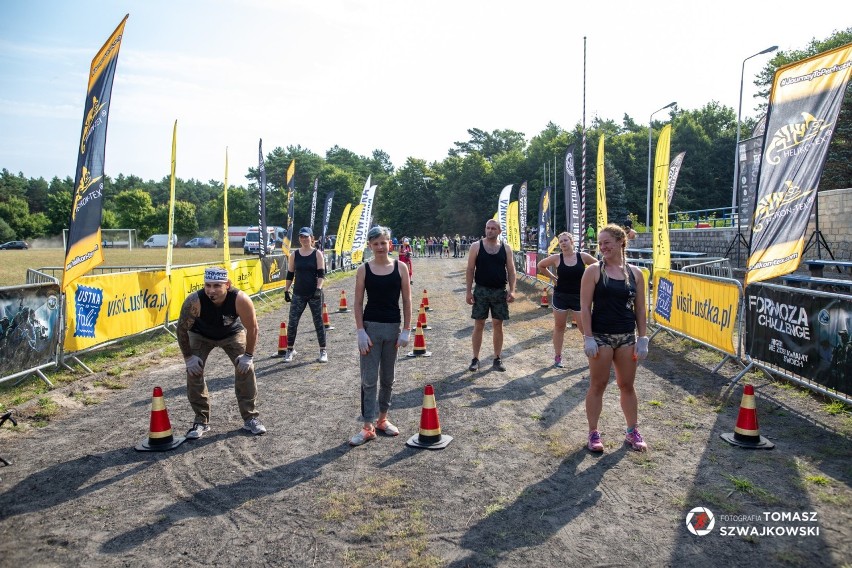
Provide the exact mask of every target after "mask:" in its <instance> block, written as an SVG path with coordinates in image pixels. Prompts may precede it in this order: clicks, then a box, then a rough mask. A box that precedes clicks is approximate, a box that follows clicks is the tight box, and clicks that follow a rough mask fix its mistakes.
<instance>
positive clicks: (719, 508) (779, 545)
mask: <svg viewBox="0 0 852 568" xmlns="http://www.w3.org/2000/svg"><path fill="white" fill-rule="evenodd" d="M464 262H465V261H464V260H457V259H444V260H437V259H422V260H415V276H416V281H415V286H414V289H415V293H414V294H413V296H414V298H413V300H414V303H415V304H418V303H419V300H420V298H421V296H422V293H423V289H424V288H425V289H427V290H428V294H429V301H430V305H431V306H432V307H433V308H434V311H432V312H430V313H429V314H428V323H429V325H430V326H431V327H432V329H431V330H427V331H426V332H425V337H426V343H427V349H428V350H429V351H431V353H432V356H431V357H417V358H408V357H405V356H404V353H403V354H402V355H401V356H400V358H399V360H398V362H397V382H396V385H395V391H394V399H393V406H392V409H391V419H392V420H393V421H394V422H395V423H396V424H397V425H398V426H399V427H400V429H401V431H402V433H401V435H400V436H399V437H396V438H391V437H379V438H378V439H376V440H374V441H371V442H369V443H367V444H366V445H364V446H362V447H359V448H350V447H349V446H348V444H347V440H348V439H349V437H350V436H351V435H353V434H354V433H355V432H356V431H357V429H358V427H359V424H358V422H357V417H358V413H359V372H358V355H357V347H356V341H355V327H354V322H353V315H352V313H351V311H350V313H346V314H343V313H338V312H337V303H338V299H339V293H340V290H345V291H346V293H347V298H348V300H349V302H350V306H351V302H352V301H353V298H354V278H353V275H352V274H350V275H349V276H348V277H346V278H344V279H341V280H337V281H335V282H332V283H330V285H329V286H327V296H326V297H327V301H328V302H329V310H330V319H331V323H332V325H333V326H334V328H335V329H334V330H331V331H330V332H329V355H330V362H329V363H328V364H320V363H317V362H316V356H317V343H316V336H315V334H314V332H313V328H312V325H311V324H310V318H309V315H307V314H306V315H305V316H304V317H303V318H302V322H301V326H300V328H299V336H298V339H297V341H296V349H297V351H298V355H297V356H296V360H295V361H294V362H293V363H290V364H285V363H283V362H282V360H281V359H279V358H274V357H273V355H275V353H276V349H277V341H278V328H279V324H280V322H281V321H282V320H286V310H287V307H286V304H283V303H281V305H280V307H279V308H276V309H275V310H274V311H272V312H270V313H266V314H264V315H263V316H262V318H261V341H260V345H261V347H259V348H258V349H257V353H256V357H255V359H256V368H257V374H258V385H259V397H260V401H259V410H260V412H261V419H262V420H263V422H264V423H265V425H266V426H267V428H268V429H269V433H268V434H267V435H265V436H259V437H255V436H252V435H250V434H249V433H248V432H246V431H244V430H243V429H242V428H241V426H242V421H241V419H240V417H239V413H238V411H237V405H236V400H235V398H234V393H233V369H232V367H230V365H229V364H228V361H227V359H226V358H225V356H224V354H223V353H222V352H221V351H219V352H216V353H215V354H214V355H213V356H212V358H211V360H210V362H209V364H208V369H207V380H208V385H209V388H210V391H211V394H212V400H213V416H212V419H211V425H212V430H211V431H210V432H209V433H208V434H207V435H205V436H204V437H203V438H202V439H201V440H198V441H194V442H191V441H188V442H186V443H184V444H183V445H181V446H180V447H179V448H177V449H176V450H173V451H170V452H162V453H141V452H136V451H134V449H133V447H134V446H135V445H136V444H137V443H138V442H140V441H141V440H144V439H146V438H147V434H148V424H149V416H150V408H151V394H152V392H153V388H154V387H155V386H161V387H162V388H163V391H164V398H165V402H166V405H167V406H168V410H169V416H170V420H171V425H172V427H173V429H174V430H175V432H176V433H177V434H183V433H184V432H185V431H186V430H187V428H188V427H189V426H190V423H191V421H192V413H191V411H190V408H189V404H188V402H187V400H186V392H185V378H184V377H185V375H184V368H183V362H182V360H181V359H180V358H179V357H178V356H175V355H173V354H164V353H153V354H147V355H144V356H138V357H137V359H136V360H135V361H130V362H125V363H123V367H124V369H125V370H124V371H123V372H122V373H120V374H119V375H118V376H115V377H111V379H112V380H113V381H115V380H117V381H119V382H121V383H122V384H123V385H124V386H125V387H126V388H124V389H121V390H108V389H105V388H103V386H99V385H103V384H104V383H103V379H104V376H103V375H94V376H82V375H81V378H80V380H79V381H77V382H75V383H73V384H71V385H70V386H66V387H63V388H61V389H56V390H54V391H51V393H50V397H51V398H52V399H53V400H54V401H56V402H57V403H58V405H59V407H60V408H61V411H60V412H59V413H57V414H56V415H55V416H53V417H52V418H51V419H50V420H49V423H48V424H47V425H46V426H43V427H36V426H35V423H34V420H33V419H32V416H33V414H34V413H35V412H36V410H37V407H36V405H35V404H30V405H24V406H22V407H20V408H18V409H17V410H18V418H19V419H20V426H19V427H18V428H9V427H7V426H4V427H3V428H2V431H0V455H3V456H4V457H6V458H7V459H9V460H10V461H11V462H12V465H10V466H6V467H0V520H2V522H0V565H3V566H141V565H158V564H169V565H181V566H252V565H257V566H299V567H303V566H364V567H367V566H386V567H390V566H435V567H437V566H447V567H465V566H532V567H550V566H581V565H582V566H586V567H592V566H677V567H681V566H696V567H698V566H701V567H706V566H764V565H771V566H842V565H844V564H846V565H848V563H849V562H852V538H850V537H852V523H850V516H852V515H850V511H852V507H850V504H852V499H851V498H850V497H852V493H850V486H849V484H850V479H852V469H850V465H851V464H852V461H850V459H849V458H850V454H852V443H850V436H852V421H850V418H849V415H848V414H846V413H840V414H830V413H829V412H827V411H826V408H827V407H826V401H825V400H822V399H818V398H816V397H814V396H812V395H810V394H808V393H803V392H802V391H799V390H796V389H791V388H788V387H786V386H785V385H783V384H780V383H777V382H774V381H772V380H771V379H769V378H767V377H765V376H763V375H759V374H753V375H749V378H750V379H751V380H752V381H753V383H754V385H755V388H756V391H757V405H758V411H757V412H758V416H759V421H760V431H761V434H763V435H765V436H766V437H768V438H770V439H772V441H773V442H775V443H776V444H777V447H776V448H775V449H774V450H771V451H755V450H743V449H740V448H737V447H733V446H730V445H729V444H727V443H725V442H724V441H723V440H721V439H720V437H719V435H720V433H723V432H731V431H732V430H733V427H734V425H735V422H736V418H737V413H738V410H739V405H740V400H741V392H742V389H741V388H740V387H739V386H737V387H736V388H735V389H733V391H732V393H731V394H730V396H727V397H726V396H725V392H726V389H727V386H728V384H729V382H730V378H731V377H733V376H734V375H735V374H736V372H737V368H736V367H735V366H734V365H733V364H726V366H725V367H724V368H723V369H722V370H721V372H720V374H712V373H711V372H710V371H711V370H712V368H713V367H714V366H715V365H716V363H718V362H719V361H720V360H721V357H720V356H718V355H717V354H712V353H709V352H707V351H704V350H701V349H697V348H696V346H695V345H694V344H691V343H689V342H687V341H683V340H680V339H673V338H670V337H668V336H658V337H657V338H655V339H654V340H653V341H652V342H651V351H650V356H649V358H648V359H647V360H646V361H645V362H643V363H642V364H641V365H640V368H639V372H638V377H637V381H636V385H637V387H636V388H637V391H638V395H639V400H640V422H641V427H642V431H643V433H644V435H645V437H646V439H647V441H648V443H649V446H650V450H649V451H648V452H646V453H637V452H633V451H631V450H629V449H627V448H626V447H625V446H624V445H623V444H622V439H623V428H624V419H623V416H622V414H621V410H620V407H619V397H618V389H617V387H616V386H615V384H614V382H611V383H610V386H609V388H608V389H607V392H606V395H605V399H604V411H603V415H602V418H601V428H602V432H603V436H604V441H605V443H606V451H605V452H604V453H603V454H602V455H595V454H591V453H589V452H587V451H586V450H585V448H584V444H585V440H586V432H587V426H586V417H585V410H584V397H585V394H586V389H587V382H588V378H587V366H586V359H585V357H584V355H583V352H582V342H581V340H580V337H579V334H578V333H577V331H576V330H570V331H569V332H568V334H567V339H566V348H565V352H564V359H565V363H566V366H565V368H564V369H555V368H554V367H553V366H552V363H553V347H552V345H551V340H550V334H551V330H552V326H553V318H552V315H551V312H550V311H549V310H546V309H541V308H540V307H539V298H540V293H539V292H538V290H536V289H535V288H533V287H532V286H531V285H529V284H519V292H520V293H519V299H518V301H517V302H516V303H514V304H513V305H512V307H511V320H510V321H509V322H507V323H506V326H505V331H506V336H505V348H504V360H505V363H506V366H507V367H508V370H507V371H506V372H505V373H500V372H496V371H492V370H491V369H490V363H491V349H490V341H491V332H490V325H489V326H488V327H487V329H486V335H485V342H484V347H483V356H482V359H483V370H481V371H479V372H477V373H470V372H468V371H467V365H468V363H469V361H470V357H471V355H470V352H471V347H470V335H471V331H472V322H471V320H470V317H469V316H470V310H469V307H468V306H467V305H466V304H465V301H464ZM275 301H276V302H278V301H280V300H275ZM173 352H174V351H171V353H173ZM99 381H100V382H99ZM426 384H432V385H433V386H434V389H435V395H436V401H437V407H438V412H439V417H440V424H441V427H442V430H443V432H444V433H445V434H448V435H451V436H453V437H454V440H453V442H452V443H451V444H450V445H449V446H448V447H447V448H446V449H444V450H439V451H429V450H417V449H411V448H409V447H407V446H406V445H405V441H406V439H407V438H408V437H409V436H411V435H413V434H417V433H418V429H419V421H420V414H421V406H422V402H423V390H424V386H425V385H426ZM81 401H84V402H87V403H88V404H84V403H83V402H81ZM93 402H95V403H96V404H93ZM694 507H707V508H708V509H710V510H711V511H712V513H713V514H714V515H715V527H714V530H713V531H712V532H711V533H710V534H708V535H704V536H696V535H693V534H691V533H690V532H689V531H688V530H687V527H686V522H685V520H686V516H687V513H688V512H689V511H690V510H691V509H693V508H694ZM805 513H807V515H805ZM782 514H787V516H788V518H787V519H786V520H784V519H783V518H782V517H781V515H782ZM776 518H777V519H776ZM803 518H804V519H806V520H802V519H803ZM731 527H741V528H740V529H737V530H740V531H746V532H747V534H740V535H737V534H733V535H729V534H727V532H728V529H730V528H731ZM783 527H802V528H803V529H807V530H805V531H804V532H805V533H806V534H805V535H793V536H791V535H777V534H774V532H775V531H777V530H785V531H787V530H790V529H788V528H783ZM723 528H725V531H724V533H723V530H722V529H723ZM767 529H769V530H770V533H773V534H767V533H766V531H767ZM797 530H799V529H797ZM760 531H763V532H762V533H761V532H760ZM755 533H757V534H755Z"/></svg>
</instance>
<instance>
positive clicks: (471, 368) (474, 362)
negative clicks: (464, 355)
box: [467, 357, 479, 373]
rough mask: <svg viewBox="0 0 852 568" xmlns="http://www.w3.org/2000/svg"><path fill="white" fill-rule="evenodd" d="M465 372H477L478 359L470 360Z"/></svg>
mask: <svg viewBox="0 0 852 568" xmlns="http://www.w3.org/2000/svg"><path fill="white" fill-rule="evenodd" d="M467 370H468V371H470V372H471V373H475V372H476V371H478V370H479V359H477V358H476V357H474V358H473V359H471V360H470V366H469V367H468V368H467Z"/></svg>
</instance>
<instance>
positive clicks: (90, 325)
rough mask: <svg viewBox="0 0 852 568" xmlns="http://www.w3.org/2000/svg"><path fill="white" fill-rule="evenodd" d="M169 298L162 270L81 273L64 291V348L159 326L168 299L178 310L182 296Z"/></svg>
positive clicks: (167, 283) (76, 346)
mask: <svg viewBox="0 0 852 568" xmlns="http://www.w3.org/2000/svg"><path fill="white" fill-rule="evenodd" d="M202 270H203V269H202ZM177 272H178V270H177V269H176V270H174V271H172V278H174V277H175V274H176V273H177ZM171 300H172V296H171V289H170V287H169V279H168V278H167V277H166V272H165V271H164V270H155V271H152V272H113V273H111V274H99V275H97V276H84V277H83V278H80V279H78V280H77V281H76V282H74V283H72V284H71V286H69V287H68V288H67V289H66V290H65V321H66V330H65V350H66V351H80V350H81V349H86V348H87V347H93V346H95V345H100V344H101V343H106V342H107V341H112V340H114V339H120V338H122V337H127V336H130V335H135V334H137V333H141V332H143V331H145V330H148V329H153V328H155V327H158V326H161V325H163V324H164V323H165V321H166V316H167V313H168V311H169V310H170V309H171V308H170V306H169V304H170V302H171V307H172V308H174V307H175V306H176V307H177V313H178V314H179V313H180V307H181V305H182V303H183V298H175V299H174V301H171Z"/></svg>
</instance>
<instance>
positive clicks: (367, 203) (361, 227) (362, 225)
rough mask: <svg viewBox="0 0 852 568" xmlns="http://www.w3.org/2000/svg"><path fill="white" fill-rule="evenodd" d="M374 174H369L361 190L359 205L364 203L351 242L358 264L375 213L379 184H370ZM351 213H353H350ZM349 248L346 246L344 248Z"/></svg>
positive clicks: (355, 262) (353, 259)
mask: <svg viewBox="0 0 852 568" xmlns="http://www.w3.org/2000/svg"><path fill="white" fill-rule="evenodd" d="M371 177H372V176H369V175H368V176H367V182H366V183H365V184H364V189H363V191H362V192H361V200H360V202H359V205H363V207H362V208H361V210H360V212H359V216H358V219H357V222H356V225H355V234H354V236H353V239H352V243H351V246H352V248H351V250H350V253H351V254H352V262H353V263H354V264H358V263H359V262H360V258H361V254H362V253H363V251H364V248H365V247H366V246H367V232H368V231H369V230H370V217H371V216H372V214H373V199H374V198H375V195H376V188H377V187H378V186H375V185H370V178H371ZM350 215H351V213H350ZM343 250H344V251H345V250H347V249H346V248H344V249H343Z"/></svg>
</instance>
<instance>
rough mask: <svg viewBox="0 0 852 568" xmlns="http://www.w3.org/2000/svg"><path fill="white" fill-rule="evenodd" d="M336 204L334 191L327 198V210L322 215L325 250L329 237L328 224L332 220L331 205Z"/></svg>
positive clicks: (323, 247) (322, 242)
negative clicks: (327, 236)
mask: <svg viewBox="0 0 852 568" xmlns="http://www.w3.org/2000/svg"><path fill="white" fill-rule="evenodd" d="M333 202H334V190H332V191H329V192H328V193H327V194H326V196H325V209H324V210H323V215H322V241H320V243H321V245H322V249H323V250H325V239H326V235H328V222H329V221H330V220H331V204H332V203H333Z"/></svg>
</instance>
